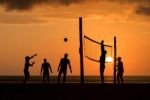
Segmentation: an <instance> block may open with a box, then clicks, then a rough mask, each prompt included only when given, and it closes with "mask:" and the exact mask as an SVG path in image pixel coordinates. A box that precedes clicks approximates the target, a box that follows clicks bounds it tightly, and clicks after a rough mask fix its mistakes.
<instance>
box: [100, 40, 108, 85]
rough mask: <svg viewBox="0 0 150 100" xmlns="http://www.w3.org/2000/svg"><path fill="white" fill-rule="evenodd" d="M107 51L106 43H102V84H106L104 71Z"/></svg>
mask: <svg viewBox="0 0 150 100" xmlns="http://www.w3.org/2000/svg"><path fill="white" fill-rule="evenodd" d="M106 53H107V51H106V50H105V48H104V41H103V40H102V41H101V57H100V77H101V82H102V83H104V70H105V59H106Z"/></svg>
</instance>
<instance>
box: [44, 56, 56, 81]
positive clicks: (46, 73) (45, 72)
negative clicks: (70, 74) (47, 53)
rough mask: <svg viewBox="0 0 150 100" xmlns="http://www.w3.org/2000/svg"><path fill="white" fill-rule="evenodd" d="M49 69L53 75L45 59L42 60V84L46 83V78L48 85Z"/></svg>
mask: <svg viewBox="0 0 150 100" xmlns="http://www.w3.org/2000/svg"><path fill="white" fill-rule="evenodd" d="M49 69H50V71H51V73H53V72H52V68H51V65H50V64H49V63H48V62H47V60H46V59H44V63H43V64H42V67H41V74H42V72H43V82H44V83H46V78H47V81H48V83H49Z"/></svg>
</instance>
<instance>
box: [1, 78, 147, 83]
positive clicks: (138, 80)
mask: <svg viewBox="0 0 150 100" xmlns="http://www.w3.org/2000/svg"><path fill="white" fill-rule="evenodd" d="M23 78H24V76H0V83H22V80H23ZM84 79H85V83H101V81H100V77H99V76H85V77H84ZM42 82H43V80H42V76H31V77H30V79H29V81H28V83H42ZM50 82H51V83H57V76H51V77H50ZM66 83H80V76H68V77H67V81H66ZM105 83H113V76H105ZM124 83H133V84H134V83H137V84H147V83H150V76H124Z"/></svg>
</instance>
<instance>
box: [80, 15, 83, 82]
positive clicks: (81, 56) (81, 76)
mask: <svg viewBox="0 0 150 100" xmlns="http://www.w3.org/2000/svg"><path fill="white" fill-rule="evenodd" d="M79 40H80V48H79V52H80V78H81V84H84V65H83V34H82V17H80V18H79Z"/></svg>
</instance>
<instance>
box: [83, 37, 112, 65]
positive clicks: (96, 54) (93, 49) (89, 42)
mask: <svg viewBox="0 0 150 100" xmlns="http://www.w3.org/2000/svg"><path fill="white" fill-rule="evenodd" d="M100 42H101V41H100ZM100 42H98V41H95V40H94V39H92V38H90V37H88V36H86V35H84V55H85V57H86V58H87V59H89V60H91V61H95V62H99V60H100V56H101V43H100ZM104 45H105V46H104V47H105V50H106V51H107V54H106V61H105V62H107V63H112V62H113V46H112V45H106V44H104Z"/></svg>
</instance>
